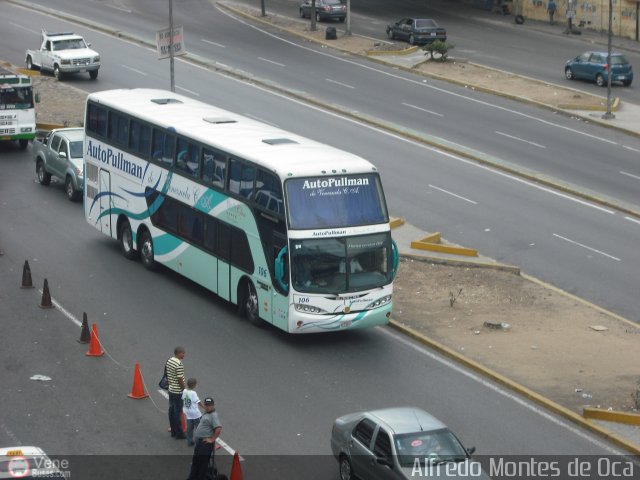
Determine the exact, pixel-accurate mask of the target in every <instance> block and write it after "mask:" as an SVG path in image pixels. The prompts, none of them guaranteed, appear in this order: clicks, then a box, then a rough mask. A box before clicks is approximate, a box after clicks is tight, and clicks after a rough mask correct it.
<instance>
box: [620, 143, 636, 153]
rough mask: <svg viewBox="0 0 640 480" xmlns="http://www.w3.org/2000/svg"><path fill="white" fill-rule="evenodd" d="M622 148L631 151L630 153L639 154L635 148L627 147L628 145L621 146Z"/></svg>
mask: <svg viewBox="0 0 640 480" xmlns="http://www.w3.org/2000/svg"><path fill="white" fill-rule="evenodd" d="M622 148H626V149H627V150H631V151H632V152H640V150H638V149H637V148H633V147H629V146H628V145H622Z"/></svg>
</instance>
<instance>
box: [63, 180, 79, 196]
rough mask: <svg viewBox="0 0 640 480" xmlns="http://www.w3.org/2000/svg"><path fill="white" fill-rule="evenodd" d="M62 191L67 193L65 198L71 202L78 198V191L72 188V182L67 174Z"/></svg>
mask: <svg viewBox="0 0 640 480" xmlns="http://www.w3.org/2000/svg"><path fill="white" fill-rule="evenodd" d="M64 192H65V193H66V194H67V198H68V199H69V200H71V201H72V202H75V201H76V200H78V197H80V192H78V191H77V190H76V189H75V188H73V182H72V181H71V177H69V176H67V178H66V179H65V181H64Z"/></svg>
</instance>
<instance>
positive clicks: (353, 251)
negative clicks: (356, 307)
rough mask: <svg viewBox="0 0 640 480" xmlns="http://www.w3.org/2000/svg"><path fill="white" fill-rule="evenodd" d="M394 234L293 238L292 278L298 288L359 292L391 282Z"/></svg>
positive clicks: (302, 289) (309, 290) (318, 291)
mask: <svg viewBox="0 0 640 480" xmlns="http://www.w3.org/2000/svg"><path fill="white" fill-rule="evenodd" d="M391 257H392V256H391V234H390V233H389V232H385V233H376V234H373V235H360V236H357V237H344V238H314V239H307V240H297V239H292V240H291V264H292V271H291V279H292V284H293V288H294V289H295V290H297V291H298V292H308V293H335V292H345V291H346V292H356V291H361V290H366V289H370V288H377V287H381V286H383V285H387V284H388V283H389V282H391V275H392V268H391Z"/></svg>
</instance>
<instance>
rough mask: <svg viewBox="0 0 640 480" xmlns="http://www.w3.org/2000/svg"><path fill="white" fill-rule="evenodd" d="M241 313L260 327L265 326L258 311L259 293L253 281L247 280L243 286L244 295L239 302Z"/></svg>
mask: <svg viewBox="0 0 640 480" xmlns="http://www.w3.org/2000/svg"><path fill="white" fill-rule="evenodd" d="M239 307H240V314H244V316H245V317H247V320H249V323H251V324H253V325H256V326H258V327H261V326H264V323H263V321H262V319H261V318H260V313H259V312H258V294H257V293H256V287H254V286H253V283H251V281H247V282H246V283H245V285H244V287H243V292H242V297H241V299H240V303H239Z"/></svg>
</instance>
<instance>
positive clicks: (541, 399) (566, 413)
mask: <svg viewBox="0 0 640 480" xmlns="http://www.w3.org/2000/svg"><path fill="white" fill-rule="evenodd" d="M389 325H390V326H391V327H392V328H394V329H396V330H398V331H399V332H401V333H403V334H405V335H407V336H408V337H411V338H413V339H414V340H416V341H418V342H419V343H422V344H423V345H426V346H427V347H429V348H431V349H433V350H435V351H437V352H439V353H441V354H442V355H444V356H446V357H449V358H451V359H453V360H455V361H457V362H458V363H461V364H462V365H464V366H466V367H467V368H470V369H471V370H474V371H476V372H478V373H480V374H482V375H484V376H485V377H488V378H491V379H492V380H493V381H495V382H497V383H499V384H501V385H503V386H505V387H507V388H509V389H511V390H513V391H515V392H517V393H519V394H520V395H522V396H524V397H525V398H528V399H529V400H531V401H533V402H535V403H537V404H539V405H542V406H543V407H545V408H546V409H548V410H550V411H552V412H554V413H556V414H558V415H560V416H562V417H564V418H566V419H567V420H570V421H572V422H573V423H576V424H578V425H580V426H581V427H583V428H585V429H587V430H589V431H591V432H593V433H596V434H598V435H601V436H603V437H604V438H606V439H607V440H609V441H610V442H612V443H614V444H615V445H617V446H619V447H622V448H624V449H625V450H628V451H629V452H631V453H633V454H634V455H640V447H639V446H638V445H635V444H634V443H631V442H629V441H628V440H627V439H625V438H622V437H621V436H619V435H617V434H615V433H612V432H610V431H609V430H607V429H605V428H602V427H600V426H599V425H595V424H593V423H591V422H589V421H587V420H585V419H584V418H582V416H581V415H578V414H577V413H575V412H573V411H571V410H569V409H568V408H566V407H563V406H562V405H560V404H558V403H556V402H554V401H553V400H551V399H549V398H547V397H545V396H543V395H540V394H539V393H536V392H534V391H533V390H531V389H530V388H527V387H525V386H524V385H521V384H519V383H518V382H515V381H513V380H511V379H510V378H507V377H505V376H504V375H502V374H500V373H498V372H496V371H494V370H491V369H490V368H487V367H485V366H484V365H482V364H480V363H478V362H476V361H475V360H472V359H470V358H468V357H465V356H464V355H461V354H460V353H458V352H457V351H455V350H453V349H452V348H449V347H447V346H446V345H443V344H442V343H440V342H437V341H435V340H433V339H431V338H429V337H427V336H426V335H423V334H422V333H420V332H417V331H416V330H413V329H412V328H410V327H408V326H406V325H403V324H401V323H399V322H397V321H396V320H393V319H390V320H389Z"/></svg>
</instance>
